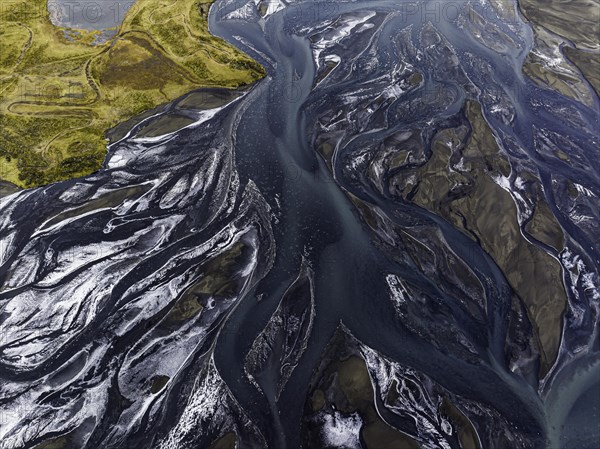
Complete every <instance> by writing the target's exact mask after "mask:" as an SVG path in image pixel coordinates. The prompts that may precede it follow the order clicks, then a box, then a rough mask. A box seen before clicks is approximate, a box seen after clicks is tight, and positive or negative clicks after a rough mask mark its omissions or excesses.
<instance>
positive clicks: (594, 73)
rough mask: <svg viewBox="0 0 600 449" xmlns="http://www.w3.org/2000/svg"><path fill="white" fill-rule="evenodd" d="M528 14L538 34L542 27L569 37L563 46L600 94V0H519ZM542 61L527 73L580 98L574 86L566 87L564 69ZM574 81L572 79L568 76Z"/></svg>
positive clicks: (527, 68) (526, 70)
mask: <svg viewBox="0 0 600 449" xmlns="http://www.w3.org/2000/svg"><path fill="white" fill-rule="evenodd" d="M519 7H520V9H521V11H522V12H523V14H524V15H525V17H526V18H527V19H528V20H529V21H530V22H532V23H533V29H534V31H535V32H536V35H537V36H538V38H540V37H542V36H540V35H541V34H547V33H540V31H541V30H540V28H543V29H546V30H548V31H550V32H551V33H554V34H556V35H558V36H561V37H563V38H566V39H568V41H569V42H570V43H568V44H567V45H565V46H564V47H563V48H562V52H563V54H564V56H566V57H567V59H568V60H569V61H571V62H572V63H573V64H575V66H576V67H577V68H578V69H579V70H580V71H581V73H582V74H583V76H584V77H585V78H586V79H587V81H588V82H589V83H590V84H591V86H592V87H593V89H594V90H595V91H596V93H597V94H598V95H600V0H568V1H565V0H519ZM540 67H541V66H540V65H539V64H537V66H536V64H535V61H533V64H531V61H530V63H529V66H528V67H527V66H526V67H525V73H526V74H527V75H529V76H530V77H531V78H533V79H534V80H535V81H537V82H541V83H542V84H546V85H548V86H549V87H551V88H553V89H555V90H558V91H559V92H561V93H563V94H565V95H569V96H571V97H573V98H576V99H577V97H578V96H577V95H574V94H573V92H572V89H570V88H569V87H568V86H566V87H565V79H564V76H562V75H561V74H560V73H556V72H555V71H552V70H550V69H548V68H546V69H544V68H540ZM566 81H567V82H572V80H566Z"/></svg>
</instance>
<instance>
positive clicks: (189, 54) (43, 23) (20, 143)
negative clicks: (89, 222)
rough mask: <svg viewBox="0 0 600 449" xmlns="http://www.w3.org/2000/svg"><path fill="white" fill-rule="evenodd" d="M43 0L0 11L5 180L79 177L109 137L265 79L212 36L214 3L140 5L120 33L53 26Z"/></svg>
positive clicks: (0, 167)
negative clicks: (189, 95)
mask: <svg viewBox="0 0 600 449" xmlns="http://www.w3.org/2000/svg"><path fill="white" fill-rule="evenodd" d="M46 2H47V0H11V2H10V3H5V2H3V3H2V10H1V15H0V129H2V133H0V179H3V180H7V181H10V182H13V183H14V184H17V185H18V186H20V187H33V186H38V185H42V184H47V183H50V182H54V181H59V180H64V179H69V178H73V177H78V176H82V175H85V174H88V173H91V172H93V171H95V170H97V169H98V168H99V167H100V166H101V163H102V161H103V159H104V156H105V151H106V139H105V138H104V133H105V131H106V130H107V129H108V128H111V127H113V126H115V125H116V124H118V123H119V122H122V121H124V120H127V119H129V118H131V117H133V116H135V115H136V114H139V113H141V112H142V111H144V110H148V109H151V108H153V107H155V106H158V105H159V104H162V103H165V102H168V101H171V100H173V99H175V98H177V97H179V96H181V95H183V94H185V93H186V92H189V91H191V90H193V89H196V88H199V87H204V86H221V87H228V88H234V87H239V86H241V85H246V84H249V83H251V82H253V81H255V80H257V79H259V78H261V77H262V76H264V69H263V68H262V67H261V66H260V65H259V64H258V63H257V62H255V61H253V60H252V59H250V58H249V57H248V56H247V55H245V54H243V53H241V52H240V51H239V50H237V49H235V48H234V47H232V46H230V45H229V44H227V43H226V42H225V41H223V40H221V39H219V38H216V37H214V36H212V35H210V34H209V32H208V23H207V14H208V10H209V7H210V4H211V0H204V1H203V0H137V3H136V4H135V5H134V7H132V8H131V9H130V10H129V11H128V13H127V15H126V16H125V18H124V21H123V23H122V25H121V26H120V28H119V30H118V32H117V33H116V35H115V36H114V37H112V38H110V39H109V40H108V41H107V42H105V43H100V44H95V43H94V42H96V41H97V37H98V35H99V32H98V31H84V30H77V31H74V30H69V29H65V28H60V27H57V26H54V25H53V24H52V23H51V22H50V17H49V13H48V9H47V7H46V6H47V3H46Z"/></svg>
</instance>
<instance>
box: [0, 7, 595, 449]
mask: <svg viewBox="0 0 600 449" xmlns="http://www.w3.org/2000/svg"><path fill="white" fill-rule="evenodd" d="M436 5H437V6H436ZM465 5H466V6H463V7H462V8H459V9H457V10H453V11H449V10H448V9H446V10H445V11H446V13H443V11H444V10H443V9H441V7H440V4H439V2H423V3H411V4H410V5H408V4H407V3H402V2H392V1H390V2H387V1H376V2H368V3H366V2H348V3H346V2H337V3H335V4H332V3H330V2H327V3H321V2H297V3H286V2H283V1H279V2H260V1H251V2H248V3H246V2H238V1H236V2H228V1H222V2H218V3H217V4H216V5H215V6H214V7H213V9H212V13H211V30H212V31H213V32H214V33H215V34H217V35H219V36H222V37H224V38H225V39H227V40H228V41H230V42H232V43H234V44H235V45H236V46H238V47H239V48H240V49H242V50H244V51H246V52H248V53H249V54H250V55H251V56H253V57H254V58H256V59H257V60H259V61H260V62H261V63H263V64H264V65H265V67H266V68H267V71H268V73H269V76H268V77H267V78H266V79H265V80H263V81H261V82H260V83H258V84H257V85H256V86H254V87H253V88H252V89H250V90H249V91H245V92H240V93H239V94H236V95H231V96H227V95H225V94H224V93H223V92H220V91H206V92H203V93H200V94H196V95H201V96H202V101H200V102H199V101H198V99H197V98H196V100H193V98H192V97H188V98H187V99H183V100H181V101H179V102H176V103H174V104H173V105H171V107H169V108H167V109H165V110H163V111H162V112H158V113H157V114H156V115H155V116H152V117H149V118H147V119H146V121H145V122H143V123H142V124H140V125H136V126H135V127H134V128H133V129H131V130H128V132H127V133H126V135H125V136H121V137H122V138H121V139H120V140H118V141H117V142H115V143H113V144H112V145H111V147H110V148H109V155H108V157H107V159H106V161H105V168H104V169H103V170H102V171H100V172H98V173H97V174H95V175H92V176H90V177H87V178H84V179H81V180H77V181H73V182H65V183H60V184H55V185H52V186H49V187H45V188H40V189H35V190H30V191H24V192H20V193H17V194H14V195H11V196H8V197H5V198H3V199H2V200H0V201H2V203H1V207H2V214H1V217H2V221H1V223H0V224H1V227H0V249H1V260H0V262H1V264H2V265H1V268H0V275H1V276H2V291H1V293H0V305H1V307H2V309H1V314H0V336H1V338H2V339H1V341H0V364H1V365H0V378H1V380H2V382H1V384H0V389H1V390H0V391H1V394H0V398H1V399H0V418H1V421H0V437H1V438H0V447H1V448H3V449H4V448H7V449H8V448H11V449H12V448H33V447H35V448H37V449H42V448H48V447H53V448H54V447H58V448H71V447H86V448H97V447H106V448H132V447H159V448H169V449H175V448H177V449H179V448H198V447H202V448H230V447H241V448H263V447H270V448H277V449H279V448H299V447H304V448H350V449H354V448H366V449H376V448H385V449H390V448H398V449H404V448H450V449H454V448H463V449H466V448H481V449H484V448H485V449H488V448H498V449H504V448H509V447H510V448H531V449H537V448H545V447H551V448H559V447H566V448H593V447H595V446H594V445H595V444H596V442H597V441H598V438H600V432H599V430H598V426H597V423H598V419H599V416H598V410H597V407H596V404H597V399H598V395H599V394H600V384H599V383H598V380H597V379H598V378H600V361H599V360H600V359H599V358H598V352H597V351H598V344H597V341H598V333H597V328H598V327H597V325H598V311H599V305H600V304H599V303H600V293H599V281H598V271H599V266H600V257H599V254H600V247H599V239H598V235H599V232H600V230H599V228H598V219H599V218H600V217H599V216H598V211H599V210H600V201H599V195H600V182H599V180H600V178H599V173H598V167H599V166H600V165H599V163H600V155H599V152H598V132H597V129H598V128H597V125H598V98H597V96H596V95H595V94H594V93H593V89H589V84H587V81H586V79H585V78H584V77H583V75H582V74H581V73H580V72H579V71H578V70H577V69H576V68H574V67H570V68H569V70H570V71H571V72H570V74H571V75H572V76H577V77H579V78H578V80H577V82H575V81H573V83H572V86H576V87H577V89H579V90H577V92H579V94H581V95H579V94H577V95H576V94H573V92H575V91H569V93H566V94H565V93H564V92H563V94H561V92H560V89H556V86H555V89H548V88H547V87H545V86H543V85H540V83H537V82H535V81H534V80H530V79H529V78H528V77H527V74H526V73H524V72H523V65H524V64H525V63H526V61H527V58H531V57H532V56H531V54H532V49H534V39H533V34H532V31H531V28H530V27H529V25H528V24H527V23H526V22H524V21H522V19H521V16H520V15H519V11H518V9H517V5H516V3H514V2H509V1H503V2H499V1H494V2H491V3H489V4H488V3H485V2H484V3H482V2H473V3H468V2H467V3H466V4H465ZM409 8H410V9H409ZM420 8H426V9H420ZM436 8H438V9H437V10H436ZM423 11H425V13H424V12H423ZM436 11H438V14H437V15H436ZM538 45H539V43H538ZM533 54H535V52H534V53H533ZM542 61H543V58H542ZM554 69H555V68H554ZM582 86H583V87H586V86H587V87H586V89H584V90H585V92H584V90H582V89H583V87H582ZM582 92H583V93H582ZM225 97H227V98H225Z"/></svg>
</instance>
